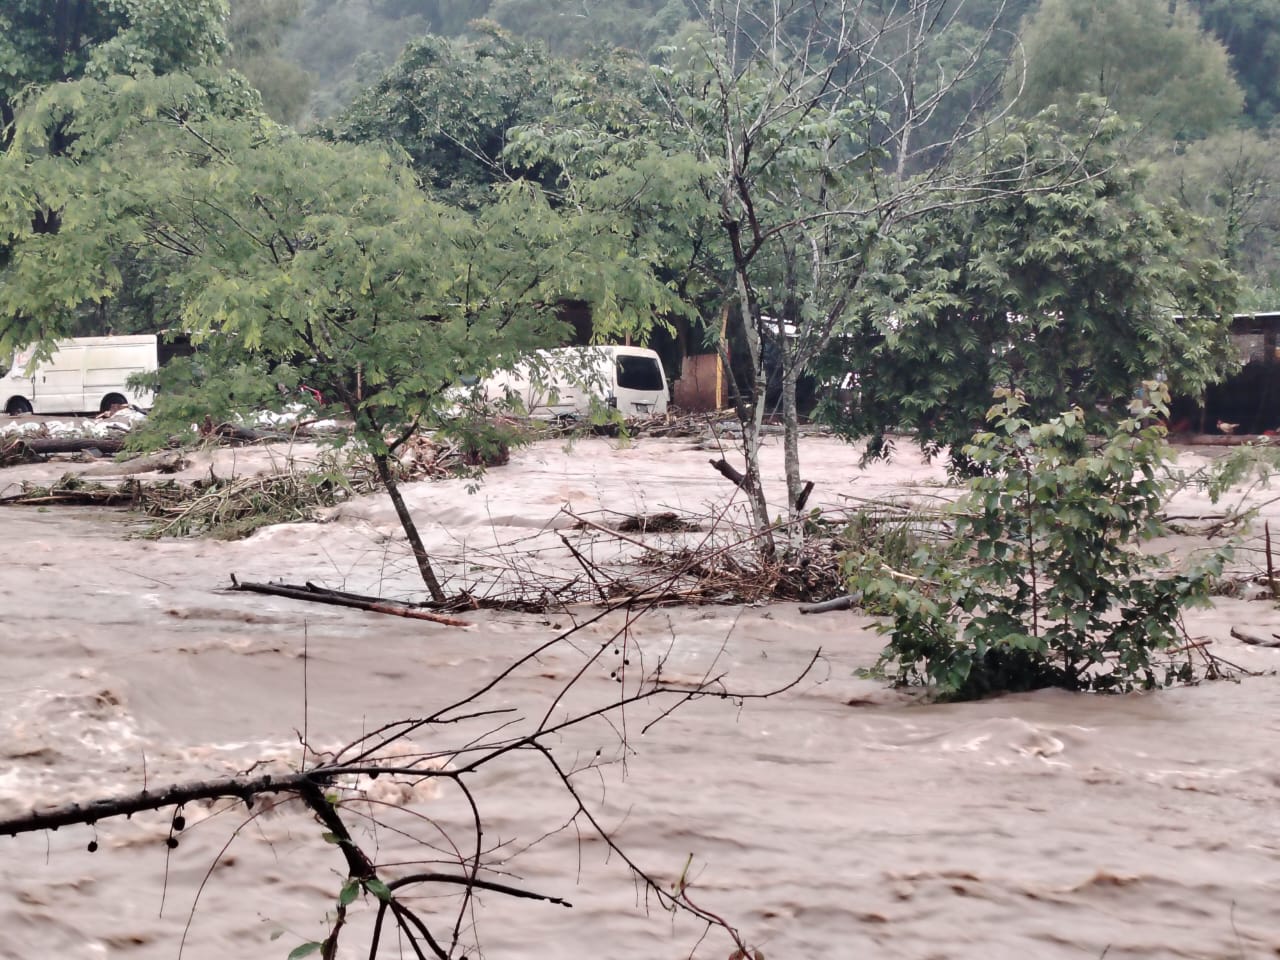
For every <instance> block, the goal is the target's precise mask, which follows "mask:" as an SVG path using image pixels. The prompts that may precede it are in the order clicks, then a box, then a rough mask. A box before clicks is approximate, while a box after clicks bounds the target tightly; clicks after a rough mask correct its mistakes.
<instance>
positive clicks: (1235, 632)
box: [1231, 627, 1280, 648]
mask: <svg viewBox="0 0 1280 960" xmlns="http://www.w3.org/2000/svg"><path fill="white" fill-rule="evenodd" d="M1231 636H1233V637H1235V638H1236V639H1237V640H1239V641H1240V642H1241V643H1247V644H1249V645H1250V646H1251V647H1277V648H1280V637H1277V635H1276V634H1274V633H1273V634H1272V635H1271V637H1270V638H1268V637H1263V636H1259V635H1258V634H1256V633H1249V632H1248V631H1245V630H1241V629H1240V628H1239V627H1232V628H1231Z"/></svg>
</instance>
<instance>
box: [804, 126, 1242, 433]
mask: <svg viewBox="0 0 1280 960" xmlns="http://www.w3.org/2000/svg"><path fill="white" fill-rule="evenodd" d="M1090 126H1091V127H1092V128H1093V130H1094V131H1095V132H1092V133H1090V134H1088V135H1074V134H1066V133H1062V132H1060V131H1058V130H1057V129H1056V128H1055V127H1053V126H1052V125H1051V124H1049V123H1048V122H1047V121H1046V120H1045V119H1043V118H1042V119H1040V120H1037V121H1033V122H1030V123H1029V124H1026V125H1022V126H1019V127H1016V128H1015V129H1013V130H1011V131H1009V132H1008V133H1006V135H1005V136H1004V137H1003V138H1002V140H1001V141H1000V145H999V152H998V153H996V154H994V155H993V159H994V158H1000V157H1002V158H1003V161H1004V163H1005V164H1006V166H1007V167H1008V168H1010V169H1015V168H1016V169H1020V170H1022V171H1023V172H1022V173H1021V175H1020V179H1019V182H1018V183H1017V184H1016V185H1013V186H1012V188H1011V189H1010V190H1008V191H1006V192H1005V193H1004V194H1003V195H999V196H991V197H988V198H986V199H984V200H983V201H982V202H981V203H957V204H952V205H950V206H943V207H940V208H939V209H938V210H937V211H936V212H935V213H932V214H931V215H929V216H927V217H924V218H921V219H920V220H918V221H917V222H915V223H913V224H912V225H911V226H910V228H909V229H906V230H902V231H900V232H899V233H898V234H897V235H896V236H895V237H893V238H892V240H891V242H890V243H888V244H886V245H885V246H884V247H883V248H882V252H883V257H882V259H880V260H879V261H878V262H877V264H876V274H875V276H874V277H873V278H872V280H871V282H870V283H869V284H868V288H869V290H877V291H878V296H876V297H872V296H869V297H868V298H867V300H866V305H865V308H864V312H863V315H862V316H861V318H860V319H859V321H858V322H857V323H856V324H853V325H851V326H850V327H848V328H847V329H846V330H845V331H844V335H843V336H841V337H840V338H838V339H836V340H834V341H833V350H832V351H831V353H830V354H829V355H828V356H827V357H825V358H824V361H823V368H824V371H825V373H826V375H827V376H828V377H830V378H831V379H832V380H833V381H839V380H840V379H841V378H842V377H844V376H845V375H846V374H852V377H851V380H850V382H849V383H848V387H849V389H848V391H847V393H846V395H845V396H844V397H841V398H835V397H833V398H831V400H830V410H829V412H830V414H831V415H832V416H833V417H834V419H835V421H836V422H837V423H838V424H839V425H840V426H841V428H842V429H843V430H844V431H845V432H846V433H847V434H848V435H850V436H851V437H856V438H870V439H871V440H872V444H871V447H870V448H869V449H870V452H871V453H872V455H875V454H877V453H879V452H883V451H884V450H885V449H886V443H887V441H886V435H887V434H888V432H890V431H898V430H908V431H910V432H912V433H913V434H914V436H915V438H916V440H917V441H918V442H919V443H920V444H921V445H922V446H924V447H925V448H926V449H929V450H938V449H940V448H942V447H946V446H950V447H951V448H952V449H953V450H959V449H960V447H961V446H962V445H963V444H964V443H966V442H967V441H968V438H969V437H970V436H971V435H972V434H973V433H974V432H975V431H977V430H979V429H981V427H982V426H983V423H984V421H985V417H986V411H987V409H988V408H989V407H990V404H991V398H992V395H993V393H994V392H995V391H996V390H997V389H1000V390H1005V391H1010V390H1016V391H1018V392H1019V394H1020V395H1021V396H1023V397H1024V398H1025V401H1026V405H1027V413H1028V416H1029V417H1031V418H1032V419H1036V418H1041V419H1048V418H1050V417H1052V416H1054V415H1056V414H1057V413H1060V412H1061V411H1063V410H1067V409H1070V408H1072V407H1080V408H1082V409H1083V410H1084V411H1085V412H1086V413H1087V414H1088V415H1089V416H1090V417H1091V418H1094V419H1097V418H1098V417H1099V416H1100V411H1101V410H1103V409H1105V408H1106V407H1108V406H1112V407H1114V408H1115V409H1117V410H1123V409H1124V407H1125V405H1126V404H1127V402H1128V400H1129V399H1130V398H1131V397H1132V396H1133V394H1134V391H1135V390H1136V389H1137V387H1138V385H1139V384H1140V383H1141V382H1142V381H1144V380H1155V379H1165V380H1167V381H1168V383H1169V386H1170V387H1171V388H1172V389H1173V390H1174V391H1175V392H1177V393H1180V394H1182V395H1189V396H1196V395H1199V394H1200V393H1201V392H1202V391H1203V389H1204V387H1205V386H1206V385H1207V384H1208V383H1211V382H1214V381H1215V380H1216V379H1217V378H1218V377H1219V376H1221V375H1222V373H1223V372H1225V371H1226V370H1228V369H1230V366H1231V358H1230V351H1229V349H1228V345H1227V339H1228V338H1227V333H1226V326H1225V324H1226V320H1227V317H1228V316H1229V315H1230V312H1231V310H1232V308H1233V305H1234V297H1235V293H1236V278H1235V275H1234V274H1232V273H1231V272H1230V271H1229V270H1228V269H1227V268H1226V266H1225V265H1224V264H1223V263H1222V262H1221V261H1220V260H1219V259H1217V257H1216V256H1215V251H1213V250H1206V249H1205V248H1204V247H1203V246H1202V245H1201V244H1199V243H1198V240H1199V237H1200V236H1201V230H1202V229H1203V224H1202V223H1199V222H1196V221H1194V220H1192V219H1190V218H1188V216H1187V215H1186V214H1185V213H1183V212H1182V211H1181V210H1180V209H1179V208H1178V207H1177V206H1176V205H1175V204H1165V205H1162V206H1156V205H1154V204H1152V203H1151V202H1149V201H1148V200H1147V199H1146V197H1145V196H1144V191H1143V181H1144V178H1145V176H1146V174H1145V172H1144V170H1143V169H1142V168H1138V167H1133V166H1129V165H1128V164H1126V163H1125V162H1124V160H1123V157H1122V156H1121V155H1120V154H1119V153H1117V147H1118V146H1120V145H1122V144H1123V138H1124V136H1125V135H1126V130H1125V126H1124V124H1123V123H1122V122H1121V121H1120V120H1119V119H1118V118H1115V117H1114V116H1112V117H1108V116H1107V115H1105V114H1096V115H1095V120H1094V122H1093V123H1092V124H1090Z"/></svg>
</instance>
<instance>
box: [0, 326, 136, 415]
mask: <svg viewBox="0 0 1280 960" xmlns="http://www.w3.org/2000/svg"><path fill="white" fill-rule="evenodd" d="M34 355H35V348H34V347H27V348H25V349H23V350H19V351H18V352H17V353H16V354H15V355H14V357H13V359H12V361H11V362H10V363H9V364H8V365H7V368H6V364H5V363H4V361H3V359H2V358H0V409H3V410H4V412H5V413H7V414H9V415H10V416H17V415H18V414H22V413H88V412H101V411H103V410H109V409H111V407H113V406H115V405H117V404H133V405H135V406H139V407H143V408H150V406H151V404H152V403H153V402H154V401H155V395H154V394H153V393H152V391H150V390H133V389H130V387H129V386H128V383H127V381H128V379H129V377H130V376H132V375H133V374H135V373H150V372H153V371H154V370H155V369H156V367H157V348H156V337H155V335H154V334H147V335H139V336H130V337H77V338H75V339H73V340H60V341H58V345H57V349H56V350H55V351H54V353H53V355H52V356H51V357H50V358H49V359H48V360H45V361H42V362H39V363H34V364H33V363H32V357H33V356H34Z"/></svg>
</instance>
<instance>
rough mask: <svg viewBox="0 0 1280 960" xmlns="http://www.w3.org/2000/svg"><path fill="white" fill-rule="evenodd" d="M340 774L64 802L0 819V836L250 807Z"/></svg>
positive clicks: (238, 780)
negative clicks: (181, 811) (190, 810)
mask: <svg viewBox="0 0 1280 960" xmlns="http://www.w3.org/2000/svg"><path fill="white" fill-rule="evenodd" d="M342 772H343V771H341V770H337V771H333V772H330V773H326V772H324V771H323V770H320V769H313V770H308V771H307V772H306V773H291V774H284V775H281V776H273V775H272V774H269V773H267V774H263V775H262V776H260V777H255V778H253V779H248V778H245V777H229V778H227V779H225V780H198V781H195V782H193V783H183V784H177V785H175V786H171V787H169V788H168V789H167V790H161V791H159V792H156V791H152V790H139V791H138V792H137V793H131V794H128V795H126V796H123V797H113V798H111V799H107V800H95V801H93V802H91V803H67V804H63V805H62V806H60V807H52V808H50V809H48V810H32V811H31V812H30V813H27V814H23V815H21V816H17V817H5V818H3V819H0V836H10V837H13V836H17V835H18V834H20V833H31V832H32V831H36V830H57V829H58V828H59V827H66V826H71V825H72V824H77V823H83V824H88V825H93V824H94V823H97V822H98V821H99V820H106V819H109V818H111V817H128V816H132V815H133V814H135V813H141V812H143V811H144V810H160V809H162V808H164V807H176V806H181V805H182V804H184V803H192V802H194V801H197V800H219V799H224V798H232V799H236V800H243V801H244V802H245V805H246V806H252V805H253V798H254V797H256V796H257V795H259V794H263V793H299V792H301V791H302V790H303V788H305V787H310V788H313V789H314V788H317V787H319V786H321V785H326V784H328V783H329V782H330V781H331V780H332V779H333V778H334V777H335V776H338V775H339V774H340V773H342Z"/></svg>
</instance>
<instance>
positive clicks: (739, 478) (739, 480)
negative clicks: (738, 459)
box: [707, 457, 747, 490]
mask: <svg viewBox="0 0 1280 960" xmlns="http://www.w3.org/2000/svg"><path fill="white" fill-rule="evenodd" d="M707 462H708V463H710V464H711V466H713V467H715V468H716V470H718V471H719V472H720V474H721V475H722V476H724V477H725V479H727V480H732V481H733V483H734V485H735V486H736V487H738V489H740V490H746V489H747V486H746V484H747V478H746V477H745V476H743V475H742V473H741V472H739V471H738V469H737V468H735V467H734V466H733V465H732V464H731V463H729V461H728V460H725V459H724V458H723V457H721V458H720V459H719V460H708V461H707Z"/></svg>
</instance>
